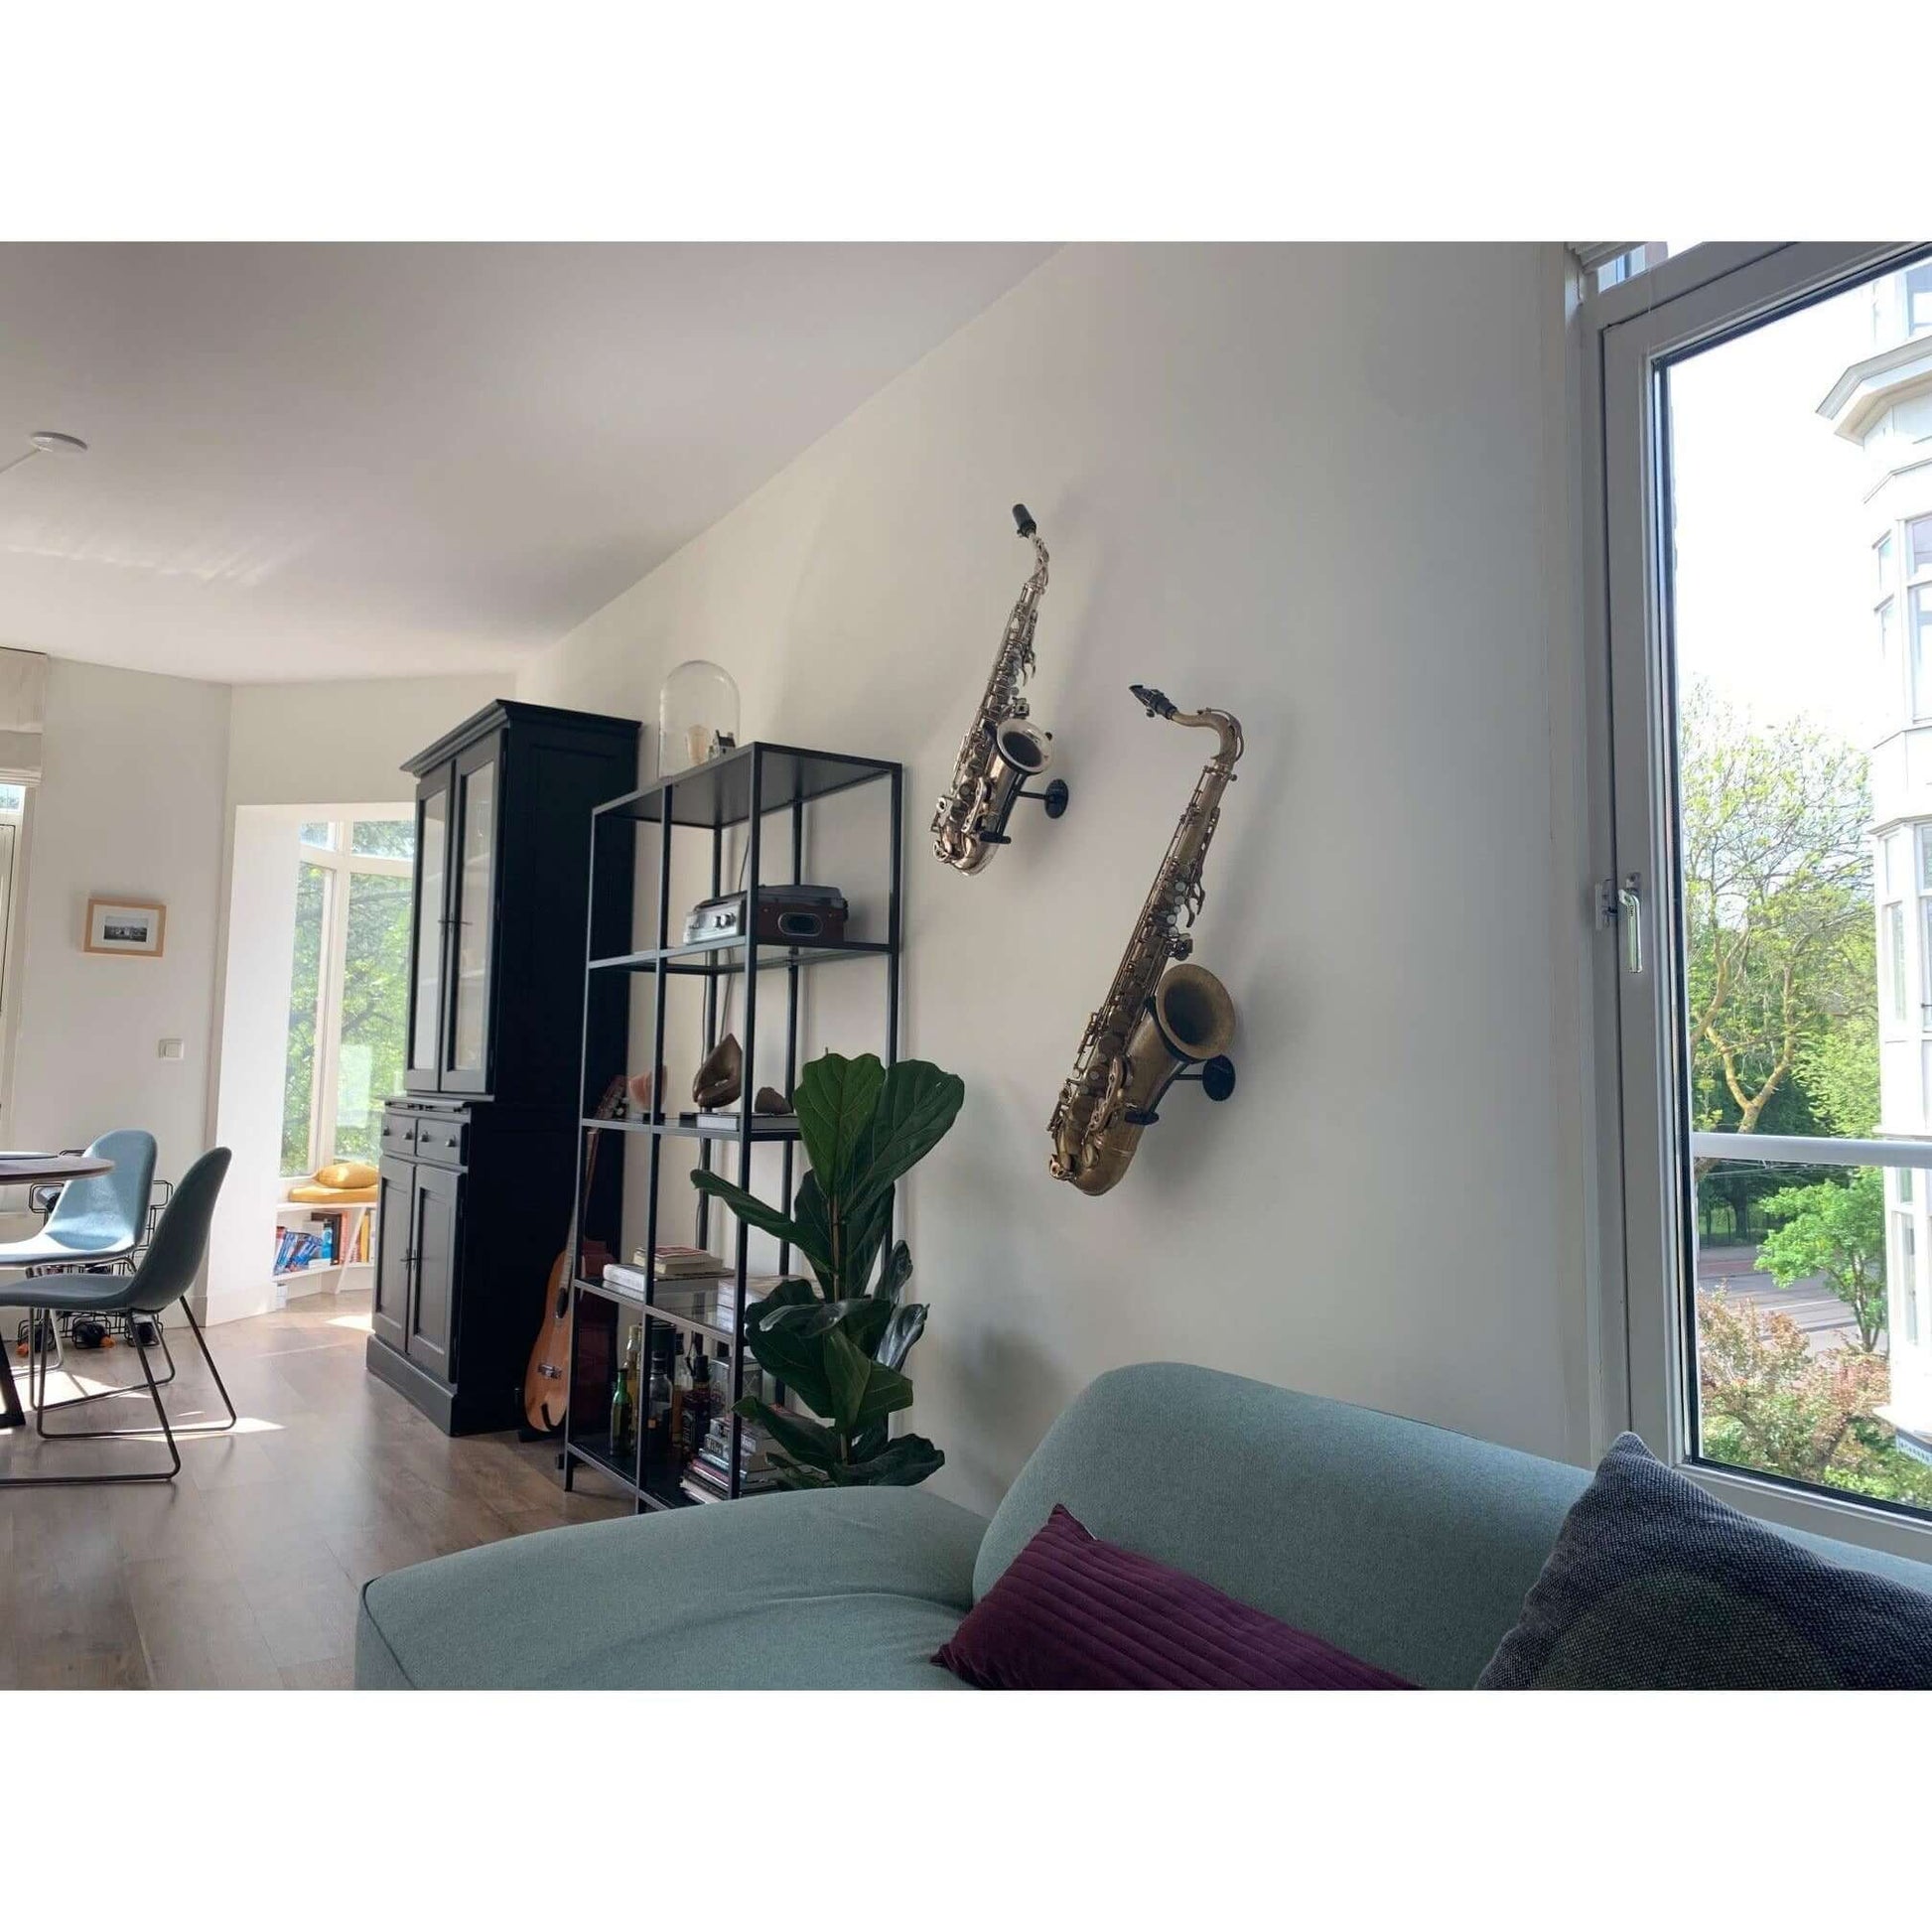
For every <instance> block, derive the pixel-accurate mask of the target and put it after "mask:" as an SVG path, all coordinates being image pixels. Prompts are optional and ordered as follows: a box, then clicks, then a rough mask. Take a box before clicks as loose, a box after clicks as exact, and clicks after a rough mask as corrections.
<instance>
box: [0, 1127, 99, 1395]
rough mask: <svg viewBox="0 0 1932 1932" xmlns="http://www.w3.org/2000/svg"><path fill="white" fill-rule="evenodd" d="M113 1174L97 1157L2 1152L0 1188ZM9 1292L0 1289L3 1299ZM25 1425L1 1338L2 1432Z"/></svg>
mask: <svg viewBox="0 0 1932 1932" xmlns="http://www.w3.org/2000/svg"><path fill="white" fill-rule="evenodd" d="M113 1171H114V1164H113V1162H111V1161H103V1160H102V1159H101V1158H100V1156H99V1155H97V1154H8V1153H0V1187H42V1186H48V1185H58V1184H62V1183H65V1182H67V1181H69V1180H81V1179H84V1178H85V1177H86V1176H87V1175H89V1174H97V1173H113ZM7 1292H8V1291H7V1290H6V1289H4V1288H0V1297H4V1296H5V1295H6V1294H7ZM26 1423H27V1415H26V1412H25V1411H24V1410H23V1409H22V1408H21V1406H20V1391H19V1390H18V1389H17V1388H16V1387H15V1386H14V1371H13V1346H12V1344H11V1342H10V1341H9V1340H8V1339H7V1337H5V1336H4V1335H0V1429H22V1428H24V1427H25V1426H26Z"/></svg>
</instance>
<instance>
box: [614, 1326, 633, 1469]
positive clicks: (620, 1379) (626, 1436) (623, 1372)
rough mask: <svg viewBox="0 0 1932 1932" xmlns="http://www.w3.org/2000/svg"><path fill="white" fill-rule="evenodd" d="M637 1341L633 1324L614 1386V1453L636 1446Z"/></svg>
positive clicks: (624, 1451)
mask: <svg viewBox="0 0 1932 1932" xmlns="http://www.w3.org/2000/svg"><path fill="white" fill-rule="evenodd" d="M637 1341H638V1330H637V1328H636V1327H635V1326H634V1325H633V1326H632V1328H631V1330H630V1333H629V1336H628V1337H627V1338H626V1340H625V1342H624V1345H623V1365H622V1366H621V1368H620V1369H619V1370H618V1374H617V1380H616V1381H615V1382H614V1383H613V1384H612V1386H611V1452H612V1454H614V1455H622V1454H625V1453H626V1452H627V1451H629V1450H630V1449H634V1448H635V1447H636V1433H637V1398H636V1388H637Z"/></svg>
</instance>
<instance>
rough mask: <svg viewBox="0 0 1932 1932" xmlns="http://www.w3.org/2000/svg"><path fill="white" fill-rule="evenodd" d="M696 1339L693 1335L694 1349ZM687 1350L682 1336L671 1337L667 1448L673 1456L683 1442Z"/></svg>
mask: <svg viewBox="0 0 1932 1932" xmlns="http://www.w3.org/2000/svg"><path fill="white" fill-rule="evenodd" d="M697 1345H698V1338H697V1337H696V1336H695V1335H693V1336H692V1338H691V1347H692V1348H696V1347H697ZM687 1359H688V1355H687V1350H686V1348H685V1344H684V1337H683V1336H682V1335H673V1336H672V1337H671V1423H670V1434H669V1447H670V1450H671V1453H672V1454H673V1455H675V1454H677V1453H678V1445H679V1444H680V1443H682V1442H683V1441H684V1397H685V1394H686V1392H687V1391H688V1390H689V1388H690V1386H691V1374H690V1370H689V1368H688V1367H687V1366H686V1363H687Z"/></svg>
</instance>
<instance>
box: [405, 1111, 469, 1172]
mask: <svg viewBox="0 0 1932 1932" xmlns="http://www.w3.org/2000/svg"><path fill="white" fill-rule="evenodd" d="M469 1150H470V1120H469V1116H468V1115H466V1114H423V1115H421V1116H420V1117H419V1118H418V1119H417V1122H416V1142H415V1152H416V1159H417V1160H418V1161H426V1162H430V1163H432V1164H433V1165H434V1166H436V1167H439V1168H460V1167H462V1166H463V1163H464V1156H465V1155H466V1154H468V1152H469Z"/></svg>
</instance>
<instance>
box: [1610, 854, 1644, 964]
mask: <svg viewBox="0 0 1932 1932" xmlns="http://www.w3.org/2000/svg"><path fill="white" fill-rule="evenodd" d="M1616 911H1617V924H1618V925H1619V926H1620V927H1621V928H1622V932H1623V970H1624V971H1625V972H1626V973H1641V972H1642V971H1643V887H1642V882H1641V880H1640V879H1639V877H1638V875H1637V874H1636V873H1634V872H1626V873H1625V874H1624V875H1623V884H1622V885H1621V886H1619V887H1618V888H1617V889H1616Z"/></svg>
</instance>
